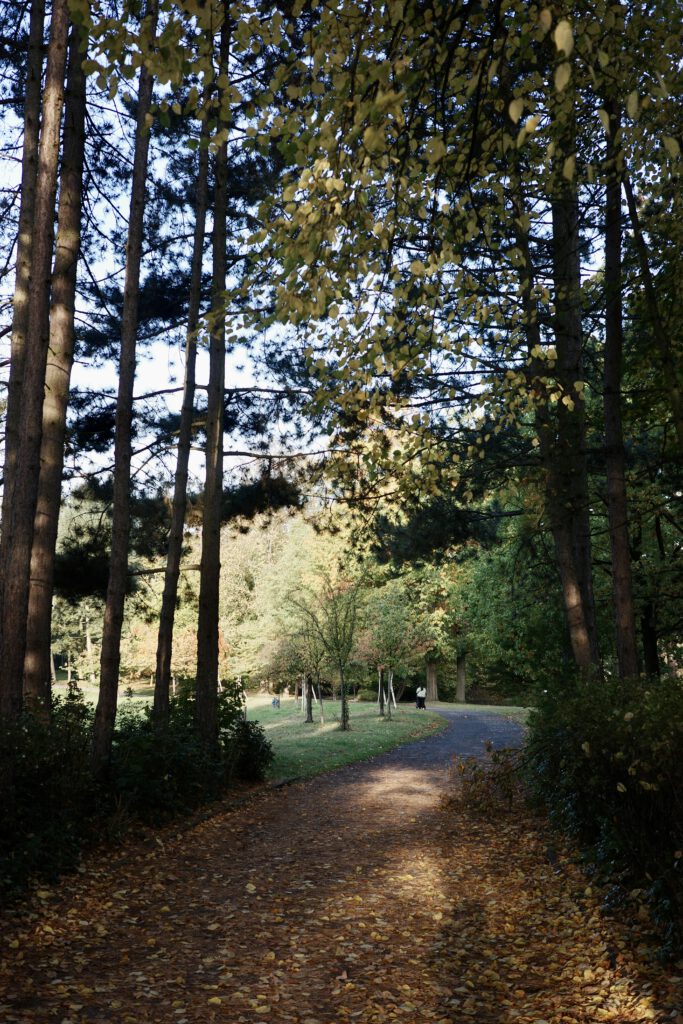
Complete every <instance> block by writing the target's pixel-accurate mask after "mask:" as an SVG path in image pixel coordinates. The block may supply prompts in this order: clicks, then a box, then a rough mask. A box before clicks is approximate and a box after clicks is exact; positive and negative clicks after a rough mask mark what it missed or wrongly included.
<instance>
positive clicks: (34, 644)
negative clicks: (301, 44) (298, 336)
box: [24, 25, 86, 713]
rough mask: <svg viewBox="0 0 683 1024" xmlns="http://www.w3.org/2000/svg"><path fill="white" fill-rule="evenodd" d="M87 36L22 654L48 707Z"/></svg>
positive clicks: (74, 87)
mask: <svg viewBox="0 0 683 1024" xmlns="http://www.w3.org/2000/svg"><path fill="white" fill-rule="evenodd" d="M84 53H85V42H84V37H83V33H82V31H81V29H80V28H79V27H78V26H75V25H74V26H72V27H71V40H70V44H69V57H68V78H67V84H66V104H65V114H64V143H63V152H62V163H61V173H60V183H59V206H58V213H57V238H56V245H55V263H54V269H53V273H52V292H51V304H50V354H49V357H48V362H47V369H46V374H45V398H44V402H43V428H42V440H41V451H40V476H39V482H38V496H37V503H36V519H35V524H34V531H33V545H32V550H31V579H30V591H29V603H28V612H27V616H28V618H27V642H26V654H25V659H24V699H25V700H26V701H27V703H29V704H31V705H33V706H34V707H37V708H42V709H43V711H48V713H49V707H50V686H51V657H50V622H51V612H52V596H53V589H54V559H55V548H56V544H57V530H58V524H59V510H60V501H61V490H62V470H63V466H64V436H65V431H66V416H67V405H68V399H69V385H70V379H71V368H72V366H73V359H74V348H75V332H74V315H75V304H76V278H77V270H78V258H79V249H80V239H81V198H82V187H83V166H84V157H85V114H86V101H85V74H84V72H83V58H84Z"/></svg>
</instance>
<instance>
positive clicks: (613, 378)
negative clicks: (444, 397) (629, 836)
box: [603, 103, 640, 679]
mask: <svg viewBox="0 0 683 1024" xmlns="http://www.w3.org/2000/svg"><path fill="white" fill-rule="evenodd" d="M606 107H607V112H608V115H609V133H608V140H607V161H608V167H607V185H606V193H605V358H604V398H603V401H604V413H605V468H606V473H607V514H608V520H609V534H610V546H611V551H612V597H613V602H614V621H615V634H616V646H617V662H618V666H619V677H620V678H621V679H628V678H635V677H636V676H638V674H639V672H640V666H639V664H638V646H637V643H636V617H635V610H634V602H633V583H632V577H631V549H630V543H629V531H628V502H627V496H626V456H625V452H624V434H623V427H622V420H621V381H622V374H623V347H624V334H623V324H622V302H623V284H622V269H621V175H620V168H619V160H620V154H619V153H618V150H617V146H616V144H615V140H616V139H617V138H618V134H619V130H620V119H619V116H618V113H617V108H616V106H615V105H614V104H612V103H608V104H606Z"/></svg>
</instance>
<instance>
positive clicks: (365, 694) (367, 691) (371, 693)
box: [356, 687, 377, 703]
mask: <svg viewBox="0 0 683 1024" xmlns="http://www.w3.org/2000/svg"><path fill="white" fill-rule="evenodd" d="M356 700H363V701H368V703H372V701H375V702H376V701H377V690H372V689H371V688H370V687H362V688H361V689H360V690H359V691H358V693H357V694H356Z"/></svg>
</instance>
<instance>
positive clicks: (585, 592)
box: [552, 181, 600, 666]
mask: <svg viewBox="0 0 683 1024" xmlns="http://www.w3.org/2000/svg"><path fill="white" fill-rule="evenodd" d="M557 187H558V188H559V193H560V194H559V195H556V196H555V197H554V198H553V202H552V223H553V238H552V243H553V278H554V285H555V321H554V325H553V328H554V336H555V346H556V349H557V369H558V380H559V382H560V383H561V385H562V391H563V395H562V398H561V399H560V401H559V402H558V411H557V420H558V431H557V440H556V445H555V451H554V453H553V460H554V472H553V479H554V482H555V485H556V487H557V491H558V493H557V494H556V495H555V514H556V518H557V511H558V509H559V507H561V506H564V507H566V508H567V511H568V514H569V518H568V523H567V526H568V534H569V537H568V538H565V539H564V541H561V542H560V549H561V552H560V557H561V558H563V560H565V559H566V557H567V554H568V553H565V552H564V550H562V549H563V546H564V542H566V540H567V539H569V541H570V543H571V557H572V561H573V563H574V575H575V581H576V585H577V586H578V588H579V593H580V596H581V604H582V606H583V616H584V620H585V629H586V632H587V634H588V642H589V646H590V661H591V664H592V665H596V666H597V665H598V664H599V661H600V655H599V650H598V639H597V630H596V625H595V602H594V598H593V567H592V558H591V536H590V515H589V502H588V472H587V466H586V417H585V408H584V403H583V401H582V400H581V398H580V397H579V394H578V393H577V390H576V387H575V385H576V384H577V383H579V384H582V383H583V376H584V375H583V337H582V330H581V266H580V259H579V242H580V239H579V208H578V196H577V192H576V188H575V186H574V185H573V184H572V183H570V182H567V181H563V182H562V183H561V184H560V185H559V186H557ZM570 600H571V598H570Z"/></svg>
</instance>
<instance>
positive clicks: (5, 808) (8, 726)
mask: <svg viewBox="0 0 683 1024" xmlns="http://www.w3.org/2000/svg"><path fill="white" fill-rule="evenodd" d="M91 722H92V709H91V708H90V707H89V706H88V705H86V704H85V703H84V702H83V699H82V694H81V693H80V691H78V690H77V689H76V688H75V687H74V688H72V689H71V690H70V691H69V695H68V696H67V697H66V698H65V699H56V700H55V701H54V706H53V713H52V720H51V722H49V723H48V722H46V721H44V720H42V719H40V718H38V717H37V716H35V715H31V714H29V713H26V714H24V715H23V716H22V717H21V719H20V720H19V721H18V722H14V723H7V722H4V723H2V724H1V725H0V891H4V892H13V891H20V890H21V889H22V888H24V887H25V886H26V883H27V880H28V879H29V878H30V877H31V876H32V875H39V876H41V877H44V878H47V879H54V878H56V877H57V876H58V875H59V874H60V873H61V872H63V871H67V870H70V869H73V868H74V867H75V865H76V864H77V863H78V858H79V854H80V850H81V846H82V844H83V842H84V840H85V839H86V838H87V837H88V835H89V833H90V832H91V830H92V828H93V821H94V817H95V814H96V810H97V807H98V789H97V786H96V784H95V782H94V780H93V778H92V775H91V772H90V760H89V752H90V726H91Z"/></svg>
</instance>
